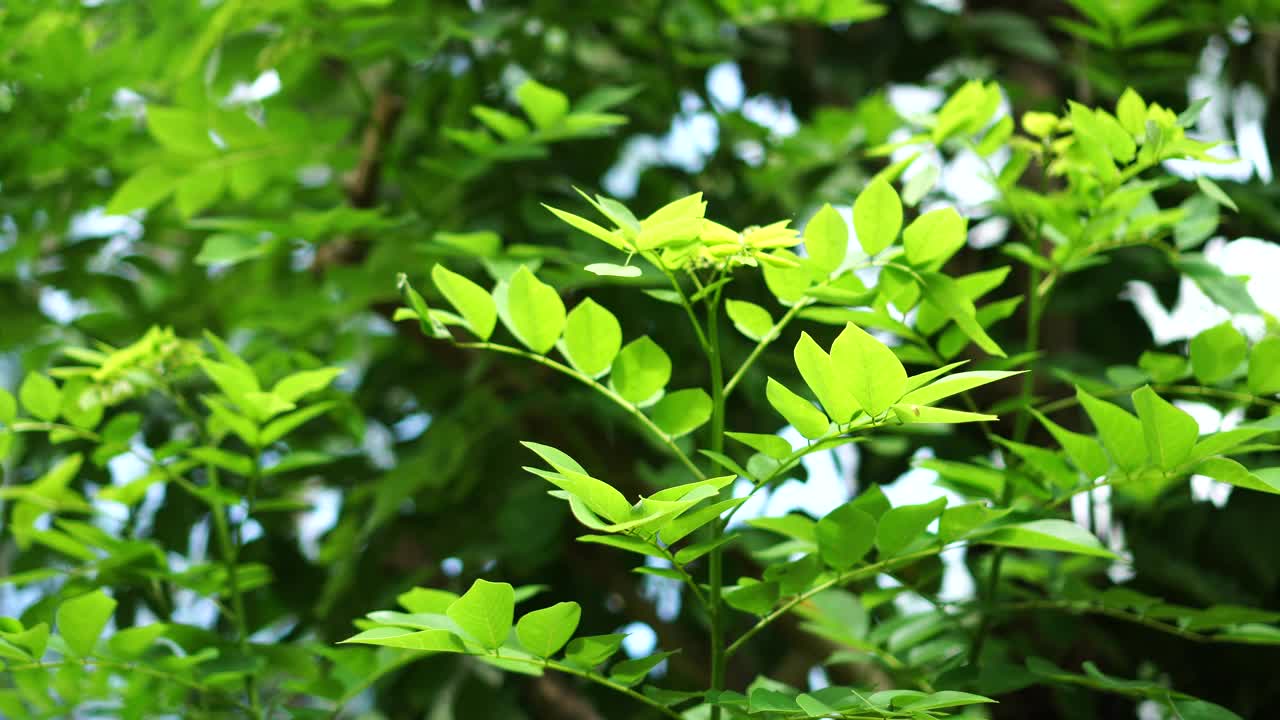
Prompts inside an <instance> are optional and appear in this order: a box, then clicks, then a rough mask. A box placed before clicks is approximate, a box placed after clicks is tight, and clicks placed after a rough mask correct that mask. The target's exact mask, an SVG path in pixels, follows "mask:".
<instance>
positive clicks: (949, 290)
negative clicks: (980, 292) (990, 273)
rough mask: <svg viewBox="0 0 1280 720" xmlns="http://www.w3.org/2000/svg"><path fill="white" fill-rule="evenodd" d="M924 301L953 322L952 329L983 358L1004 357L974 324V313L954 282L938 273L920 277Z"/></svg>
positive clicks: (976, 322) (975, 314) (989, 338)
mask: <svg viewBox="0 0 1280 720" xmlns="http://www.w3.org/2000/svg"><path fill="white" fill-rule="evenodd" d="M923 277H924V281H925V284H924V297H925V300H927V301H928V302H929V303H930V304H931V306H932V307H933V308H934V309H936V310H937V311H938V312H940V313H941V314H942V315H944V316H946V317H948V318H950V319H951V320H952V321H953V322H955V324H956V327H958V328H960V331H961V332H963V333H964V334H965V337H968V338H969V339H970V340H972V341H973V342H975V343H977V345H978V347H980V348H982V349H983V350H984V351H985V352H986V353H987V354H989V355H995V356H996V357H1005V353H1004V350H1001V349H1000V346H999V345H997V344H996V341H995V340H992V339H991V336H990V335H987V331H986V329H985V328H983V327H982V323H980V322H979V321H978V309H977V308H976V307H974V304H973V301H972V300H970V299H969V295H968V294H967V293H966V292H965V291H964V289H963V288H962V287H961V286H960V284H959V283H958V282H956V281H955V280H952V279H951V278H950V277H948V276H946V275H943V274H942V273H924V275H923Z"/></svg>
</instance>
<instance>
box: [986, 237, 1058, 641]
mask: <svg viewBox="0 0 1280 720" xmlns="http://www.w3.org/2000/svg"><path fill="white" fill-rule="evenodd" d="M1031 248H1032V250H1033V251H1034V252H1035V253H1037V254H1039V252H1040V225H1039V224H1037V225H1036V232H1035V235H1034V237H1033V238H1032V241H1031ZM1040 279H1041V278H1040V268H1037V267H1036V266H1034V265H1032V266H1031V267H1030V268H1029V274H1028V277H1027V330H1026V346H1025V347H1026V349H1027V351H1029V352H1034V351H1035V350H1036V349H1037V348H1038V347H1039V345H1040V317H1041V315H1043V314H1044V302H1045V299H1046V297H1047V295H1048V292H1047V290H1046V292H1045V295H1041V293H1040ZM1035 368H1036V366H1035V362H1034V361H1033V362H1032V363H1031V365H1030V366H1029V367H1028V368H1027V374H1026V375H1024V376H1023V378H1022V403H1021V405H1022V411H1021V412H1020V413H1018V417H1017V420H1016V421H1015V423H1014V429H1013V439H1014V441H1016V442H1022V441H1023V440H1025V439H1026V437H1027V432H1028V431H1029V430H1030V429H1031V424H1030V423H1031V413H1030V412H1028V408H1029V407H1030V405H1031V400H1032V397H1033V395H1034V394H1035V383H1036V378H1035V376H1036V371H1035ZM1012 501H1013V485H1012V484H1011V483H1009V482H1008V480H1007V479H1006V481H1005V485H1004V490H1003V491H1002V492H1001V494H1000V505H1001V506H1006V507H1007V506H1008V505H1009V503H1010V502H1012ZM1004 553H1005V549H1004V548H1003V547H997V548H996V549H995V550H994V551H992V554H991V572H990V575H988V577H987V583H986V588H985V590H984V592H983V595H984V597H983V599H984V600H985V601H986V605H987V607H994V606H995V604H996V600H997V596H998V595H999V592H1000V571H1001V569H1002V566H1003V565H1004ZM991 626H992V618H991V615H990V614H989V613H985V612H984V613H983V615H982V622H981V623H980V624H979V625H978V633H977V635H975V636H974V638H973V646H972V647H970V648H969V662H970V663H976V662H978V661H979V660H980V659H981V656H982V646H983V645H984V644H985V643H986V640H987V635H988V634H989V633H990V632H991Z"/></svg>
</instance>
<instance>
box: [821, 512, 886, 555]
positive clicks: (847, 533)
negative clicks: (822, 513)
mask: <svg viewBox="0 0 1280 720" xmlns="http://www.w3.org/2000/svg"><path fill="white" fill-rule="evenodd" d="M817 537H818V552H819V554H820V555H821V556H822V561H823V562H825V563H826V564H827V565H829V566H831V567H833V568H835V569H836V570H848V569H849V568H851V567H853V566H854V565H857V564H858V563H859V562H861V561H862V558H863V557H864V556H865V555H866V554H867V551H868V550H870V549H871V546H872V545H874V544H875V541H876V519H875V518H873V517H871V516H870V515H868V514H867V513H866V512H864V511H862V510H859V509H858V508H857V507H855V506H853V505H852V504H849V503H845V504H844V505H841V506H840V507H838V508H836V509H835V510H832V511H831V512H830V513H827V516H826V517H824V518H822V519H821V520H819V521H818V526H817Z"/></svg>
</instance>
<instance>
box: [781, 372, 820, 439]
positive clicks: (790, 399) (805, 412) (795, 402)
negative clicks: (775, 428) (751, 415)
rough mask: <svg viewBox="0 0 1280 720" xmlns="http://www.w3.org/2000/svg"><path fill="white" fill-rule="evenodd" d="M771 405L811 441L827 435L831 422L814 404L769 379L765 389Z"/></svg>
mask: <svg viewBox="0 0 1280 720" xmlns="http://www.w3.org/2000/svg"><path fill="white" fill-rule="evenodd" d="M765 396H766V397H767V398H768V399H769V404H770V405H772V406H773V409H774V410H777V411H778V412H779V413H780V414H781V415H782V417H784V418H786V419H787V422H789V423H791V425H792V426H794V427H795V429H796V430H797V431H799V433H800V434H801V435H803V436H805V437H806V438H808V439H810V440H816V439H817V438H820V437H822V436H824V435H826V434H827V431H828V430H829V429H830V427H831V421H830V420H828V419H827V416H826V415H824V414H823V413H822V411H821V410H819V409H818V408H816V407H814V406H813V403H811V402H809V401H808V400H806V399H804V398H802V397H800V396H799V395H797V394H795V393H793V392H791V391H790V390H788V389H787V387H786V386H785V385H783V384H782V383H780V382H778V381H777V380H774V379H773V378H769V382H768V385H767V386H766V387H765Z"/></svg>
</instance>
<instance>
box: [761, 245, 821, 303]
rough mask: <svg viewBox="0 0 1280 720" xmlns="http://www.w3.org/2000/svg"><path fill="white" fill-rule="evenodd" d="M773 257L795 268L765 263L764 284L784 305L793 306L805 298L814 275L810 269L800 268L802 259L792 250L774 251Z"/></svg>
mask: <svg viewBox="0 0 1280 720" xmlns="http://www.w3.org/2000/svg"><path fill="white" fill-rule="evenodd" d="M773 256H774V257H777V258H780V259H782V260H785V261H787V262H790V263H794V264H795V266H794V267H779V266H777V265H774V264H771V263H763V268H762V269H763V271H764V284H765V286H766V287H768V288H769V292H771V293H773V296H774V297H776V298H778V302H780V303H782V304H783V305H792V304H794V303H795V302H796V301H797V300H800V299H801V298H803V297H804V294H805V292H806V291H808V290H809V285H811V284H812V282H813V274H812V273H811V272H809V269H808V268H805V267H801V266H800V263H799V261H800V258H798V257H796V254H795V253H793V252H791V251H790V250H785V249H779V250H775V251H773Z"/></svg>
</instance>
